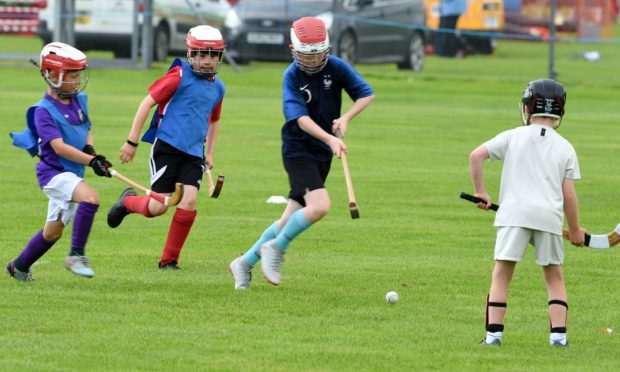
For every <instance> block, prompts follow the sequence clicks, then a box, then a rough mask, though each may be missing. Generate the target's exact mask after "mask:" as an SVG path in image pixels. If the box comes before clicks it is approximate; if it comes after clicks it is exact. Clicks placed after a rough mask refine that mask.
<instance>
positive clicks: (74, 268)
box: [65, 256, 95, 278]
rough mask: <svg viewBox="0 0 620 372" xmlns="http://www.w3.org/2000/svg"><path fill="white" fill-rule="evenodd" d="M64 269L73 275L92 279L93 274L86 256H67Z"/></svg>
mask: <svg viewBox="0 0 620 372" xmlns="http://www.w3.org/2000/svg"><path fill="white" fill-rule="evenodd" d="M65 267H66V268H67V270H70V271H71V272H72V273H74V274H75V275H79V276H84V277H86V278H92V277H93V276H95V272H94V271H93V269H91V268H90V263H89V262H88V258H87V257H86V256H67V258H66V259H65Z"/></svg>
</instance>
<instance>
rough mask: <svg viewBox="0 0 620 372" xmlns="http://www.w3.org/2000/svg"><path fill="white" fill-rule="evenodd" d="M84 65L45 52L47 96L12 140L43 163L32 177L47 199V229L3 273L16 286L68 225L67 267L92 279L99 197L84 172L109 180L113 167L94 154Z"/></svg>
mask: <svg viewBox="0 0 620 372" xmlns="http://www.w3.org/2000/svg"><path fill="white" fill-rule="evenodd" d="M87 65H88V63H87V60H86V56H85V55H84V53H82V52H81V51H79V50H77V49H75V48H73V47H72V46H70V45H67V44H64V43H58V42H55V43H50V44H47V45H46V46H45V47H43V50H42V51H41V57H40V68H41V75H42V76H43V78H44V79H45V81H46V83H47V84H48V88H47V93H46V94H45V96H44V97H43V98H42V99H41V100H40V101H39V102H37V103H36V104H34V105H33V106H32V107H30V108H29V109H28V112H27V115H26V119H27V128H26V130H25V131H24V132H22V133H12V134H11V135H12V137H13V141H14V144H15V145H16V146H18V147H21V148H24V149H27V150H28V151H29V152H30V154H31V155H32V156H35V155H37V156H38V157H39V158H40V159H41V161H40V162H39V163H38V164H37V166H36V173H37V178H38V181H39V185H40V187H41V189H42V190H43V192H44V193H45V194H46V195H47V197H48V199H49V203H48V208H47V222H46V223H45V226H44V227H43V229H42V230H40V231H39V232H37V233H36V234H35V235H34V236H33V237H32V239H31V240H30V242H29V243H28V245H27V246H26V248H24V250H23V251H22V253H21V254H20V255H19V256H18V257H17V258H15V259H14V260H12V261H10V262H9V263H8V264H7V265H6V271H7V273H8V274H9V275H10V276H12V277H13V278H15V279H17V280H23V281H30V280H33V278H32V273H31V272H30V266H32V264H34V263H35V262H36V261H37V260H38V259H39V258H41V257H42V256H43V255H44V254H45V253H46V252H47V251H48V250H49V249H50V248H51V247H52V246H53V245H54V243H56V241H58V239H60V237H61V236H62V234H63V231H64V228H65V226H67V225H68V224H69V223H70V222H71V220H72V219H73V220H74V223H73V231H72V238H71V250H70V252H69V255H68V256H67V258H66V259H65V267H66V268H67V269H68V270H70V271H71V272H72V273H74V274H76V275H79V276H83V277H87V278H92V277H93V276H95V272H94V271H93V270H92V268H91V267H90V263H89V260H88V258H86V256H85V255H84V250H85V247H86V242H87V240H88V236H89V234H90V230H91V227H92V225H93V220H94V218H95V213H96V212H97V209H98V208H99V195H98V194H97V192H96V191H95V190H94V189H93V188H92V187H91V186H90V185H88V184H87V183H86V182H85V181H84V166H85V165H87V164H88V165H89V166H91V167H92V168H93V170H94V171H95V173H96V174H97V175H98V176H105V177H111V175H110V172H109V171H108V168H109V167H111V166H112V164H110V163H109V162H108V161H107V160H106V159H105V157H104V156H103V155H97V154H96V152H95V149H94V148H93V136H92V134H91V133H90V128H91V122H90V120H89V118H88V106H87V99H86V95H85V94H83V93H81V91H82V90H83V89H84V88H85V87H86V83H87V82H88V77H87V76H86V75H85V70H86V68H87Z"/></svg>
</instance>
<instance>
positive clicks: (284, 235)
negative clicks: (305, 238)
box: [276, 209, 312, 250]
mask: <svg viewBox="0 0 620 372" xmlns="http://www.w3.org/2000/svg"><path fill="white" fill-rule="evenodd" d="M310 226H312V224H311V223H310V221H308V219H307V218H306V216H304V210H303V209H300V210H298V211H297V212H295V213H293V215H292V216H291V218H289V220H288V222H287V223H286V225H284V227H283V228H282V231H280V233H279V234H278V236H276V245H277V246H278V248H280V249H282V250H286V249H287V248H288V246H289V244H291V241H292V240H293V239H295V238H296V237H297V235H299V234H301V233H302V232H303V231H304V230H306V229H307V228H308V227H310Z"/></svg>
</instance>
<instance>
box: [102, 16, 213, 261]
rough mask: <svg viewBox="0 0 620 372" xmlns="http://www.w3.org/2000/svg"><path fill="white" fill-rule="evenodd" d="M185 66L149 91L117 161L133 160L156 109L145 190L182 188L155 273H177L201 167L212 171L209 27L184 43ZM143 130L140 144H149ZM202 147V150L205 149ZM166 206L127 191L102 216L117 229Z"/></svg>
mask: <svg viewBox="0 0 620 372" xmlns="http://www.w3.org/2000/svg"><path fill="white" fill-rule="evenodd" d="M185 41H186V46H187V59H188V62H184V61H183V62H181V61H180V60H178V59H177V60H176V61H175V63H173V67H171V68H170V70H169V71H168V73H167V74H166V75H164V76H163V77H161V78H160V79H159V80H157V81H156V82H155V83H153V85H151V86H150V87H149V94H148V95H147V96H146V97H145V98H144V99H143V100H142V102H141V103H140V106H139V107H138V111H137V112H136V115H135V117H134V120H133V124H132V127H131V131H130V132H129V136H128V137H127V142H126V143H125V144H124V145H123V146H122V147H121V151H120V160H121V162H122V163H127V162H130V161H132V160H133V158H134V156H135V154H136V150H137V147H138V138H139V136H140V133H141V132H142V127H143V126H144V122H145V121H146V118H147V116H148V114H149V111H150V110H151V108H152V107H153V106H155V105H158V111H157V115H158V118H159V119H158V121H157V122H156V127H155V128H152V129H155V132H154V136H153V138H152V140H153V147H152V149H151V157H150V168H151V189H152V190H153V191H156V192H158V193H162V194H166V195H171V194H172V192H174V187H175V183H177V182H180V183H182V184H184V192H183V198H182V199H181V202H180V203H179V204H178V205H177V208H176V211H175V213H174V216H173V217H172V222H171V224H170V231H169V232H168V238H167V240H166V243H165V245H164V249H163V253H162V256H161V259H160V260H159V268H160V269H171V270H178V269H179V266H178V263H179V256H180V254H181V249H182V248H183V244H184V243H185V240H186V238H187V236H188V235H189V232H190V229H191V227H192V224H193V223H194V219H195V218H196V198H197V196H198V190H199V188H200V181H201V179H202V175H203V173H204V170H205V168H204V167H212V166H213V155H214V150H215V143H216V141H217V137H218V131H219V120H220V112H221V108H222V100H223V98H224V92H225V88H224V83H222V81H221V80H220V79H218V78H217V76H216V74H217V72H218V71H219V68H220V64H221V62H222V55H223V53H224V39H223V38H222V34H221V33H220V32H219V31H218V30H217V29H215V28H213V27H210V26H196V27H194V28H192V29H191V30H189V32H188V34H187V37H186V39H185ZM150 133H151V131H148V132H147V133H146V134H145V137H143V140H145V141H148V142H151V139H149V138H148V137H149V134H150ZM205 142H206V148H205ZM167 209H168V208H167V207H166V206H165V205H163V204H161V203H159V202H157V201H155V200H153V199H150V198H149V197H148V196H137V195H136V192H135V191H134V190H133V189H131V188H128V189H126V190H125V191H124V192H123V193H122V194H121V196H120V199H119V200H118V202H117V203H116V204H115V205H114V206H112V208H111V209H110V211H109V213H108V225H109V226H110V227H113V228H114V227H117V226H118V225H120V223H121V222H122V220H123V218H124V217H125V216H126V215H128V214H130V213H138V214H141V215H143V216H145V217H147V218H150V217H155V216H160V215H162V214H164V213H166V211H167Z"/></svg>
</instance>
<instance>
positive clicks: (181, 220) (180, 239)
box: [159, 185, 198, 268]
mask: <svg viewBox="0 0 620 372" xmlns="http://www.w3.org/2000/svg"><path fill="white" fill-rule="evenodd" d="M197 196H198V188H197V187H195V186H190V185H185V186H184V190H183V199H182V200H181V202H180V203H179V205H178V206H177V209H176V211H175V213H174V216H173V217H172V222H171V223H170V230H169V232H168V238H167V239H166V244H165V246H164V251H163V253H162V256H161V259H160V261H159V267H160V268H163V267H165V266H166V265H168V264H173V265H174V266H176V264H177V263H178V262H179V256H180V255H181V250H182V249H183V245H184V244H185V240H186V239H187V236H188V235H189V231H190V230H191V228H192V225H193V224H194V220H195V219H196V214H197V211H196V198H197Z"/></svg>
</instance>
